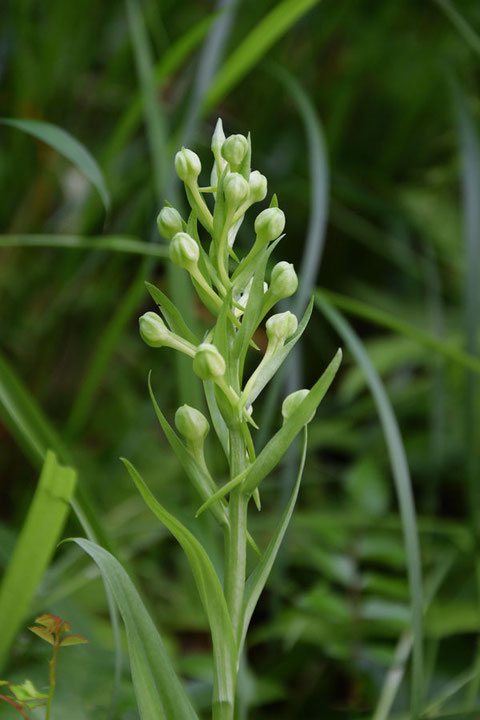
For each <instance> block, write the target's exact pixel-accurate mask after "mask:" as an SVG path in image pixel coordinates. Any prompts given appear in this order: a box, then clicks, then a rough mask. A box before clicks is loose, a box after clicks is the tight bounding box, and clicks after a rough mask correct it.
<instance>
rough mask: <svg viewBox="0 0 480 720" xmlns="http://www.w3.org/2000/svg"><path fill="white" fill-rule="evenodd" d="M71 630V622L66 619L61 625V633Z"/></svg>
mask: <svg viewBox="0 0 480 720" xmlns="http://www.w3.org/2000/svg"><path fill="white" fill-rule="evenodd" d="M70 630H71V627H70V623H69V622H68V620H64V621H63V622H62V624H61V625H60V630H59V632H60V634H62V633H66V632H70Z"/></svg>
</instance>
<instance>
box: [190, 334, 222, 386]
mask: <svg viewBox="0 0 480 720" xmlns="http://www.w3.org/2000/svg"><path fill="white" fill-rule="evenodd" d="M193 369H194V371H195V373H196V374H197V375H198V376H199V377H200V378H202V380H218V379H220V378H221V377H223V375H224V374H225V360H224V359H223V357H222V356H221V354H220V352H219V351H218V350H217V348H216V347H215V345H211V344H210V343H202V344H201V345H199V346H198V348H197V352H196V353H195V357H194V358H193Z"/></svg>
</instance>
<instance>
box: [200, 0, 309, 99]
mask: <svg viewBox="0 0 480 720" xmlns="http://www.w3.org/2000/svg"><path fill="white" fill-rule="evenodd" d="M317 2H318V0H283V2H280V3H278V4H277V5H275V7H274V8H273V10H271V11H270V12H269V13H267V14H266V15H265V16H264V17H263V18H262V20H261V21H260V22H259V23H258V24H257V26H256V27H255V28H254V29H253V30H252V31H251V32H250V33H249V34H248V35H247V37H246V38H245V39H244V40H243V42H241V43H240V45H238V46H237V48H236V49H235V50H234V51H233V53H232V54H231V55H230V57H229V58H227V60H226V61H225V62H224V63H223V65H222V68H221V70H220V72H219V73H218V74H217V76H216V77H215V79H214V81H213V83H212V84H211V86H210V89H209V91H208V93H207V95H206V97H205V99H204V110H205V111H208V110H211V109H212V108H213V107H214V106H215V105H218V103H219V102H220V100H221V99H222V98H223V97H225V95H226V94H227V93H228V92H229V90H230V89H231V88H232V87H234V86H235V85H236V84H237V83H238V82H239V81H240V80H241V79H242V78H243V77H244V76H245V75H246V74H247V73H248V71H249V70H250V69H251V68H252V67H254V66H255V65H256V64H257V63H258V61H259V60H260V58H262V57H263V55H264V54H265V53H266V52H267V50H268V49H269V48H270V47H271V46H272V45H273V44H274V43H275V41H276V40H278V38H280V37H281V36H282V35H283V34H284V33H285V32H286V31H287V30H288V29H289V28H290V27H291V26H292V25H293V24H294V23H295V22H296V21H297V20H298V19H299V18H300V17H301V16H302V15H304V14H305V13H306V12H307V11H308V10H310V8H312V7H313V6H314V5H316V4H317Z"/></svg>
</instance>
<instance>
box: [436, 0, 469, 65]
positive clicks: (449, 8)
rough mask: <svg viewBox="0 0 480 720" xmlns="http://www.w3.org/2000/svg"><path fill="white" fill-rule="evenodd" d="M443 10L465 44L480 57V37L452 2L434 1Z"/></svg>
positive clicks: (445, 0) (448, 0) (446, 0)
mask: <svg viewBox="0 0 480 720" xmlns="http://www.w3.org/2000/svg"><path fill="white" fill-rule="evenodd" d="M433 1H434V2H435V3H436V4H437V5H438V6H439V8H441V10H443V12H444V13H445V15H446V16H447V18H448V19H449V20H450V22H451V23H452V25H453V26H454V27H455V29H456V30H457V31H458V33H459V34H460V35H461V36H462V37H463V39H464V40H465V42H466V43H467V44H468V45H470V47H471V49H472V50H473V51H474V52H476V53H477V55H480V37H479V36H478V34H477V33H476V32H475V30H474V29H473V27H472V26H471V25H470V23H469V22H467V20H465V18H464V17H463V15H461V14H460V13H459V12H458V10H457V8H456V7H455V5H454V4H453V2H452V1H451V0H433Z"/></svg>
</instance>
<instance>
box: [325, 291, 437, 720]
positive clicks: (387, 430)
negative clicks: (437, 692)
mask: <svg viewBox="0 0 480 720" xmlns="http://www.w3.org/2000/svg"><path fill="white" fill-rule="evenodd" d="M316 305H317V307H318V308H319V309H320V310H321V311H322V313H323V314H324V315H325V317H326V318H327V319H328V320H329V322H330V323H331V324H332V325H333V327H334V328H335V329H336V331H337V332H338V333H339V335H340V336H341V337H342V338H343V340H344V341H345V343H346V344H347V346H348V347H349V349H350V351H351V352H352V354H353V356H354V357H355V359H356V361H357V362H358V364H359V365H360V367H361V368H362V370H363V372H364V373H365V378H366V381H367V383H368V386H369V388H370V392H371V393H372V396H373V399H374V402H375V405H376V408H377V412H378V415H379V418H380V422H381V424H382V428H383V432H384V435H385V441H386V444H387V448H388V454H389V457H390V464H391V468H392V475H393V479H394V483H395V490H396V493H397V499H398V504H399V508H400V516H401V521H402V528H403V538H404V543H405V549H406V555H407V569H408V581H409V587H410V598H411V608H412V630H413V662H412V696H411V708H410V711H411V717H412V720H417V719H418V717H419V716H420V710H421V706H422V701H423V590H422V569H421V559H420V548H419V542H418V530H417V521H416V515H415V504H414V500H413V493H412V487H411V481H410V472H409V469H408V462H407V458H406V454H405V449H404V447H403V442H402V437H401V435H400V430H399V427H398V424H397V420H396V418H395V414H394V412H393V409H392V406H391V404H390V400H389V398H388V395H387V393H386V391H385V388H384V386H383V384H382V381H381V379H380V377H379V376H378V373H377V371H376V370H375V368H374V367H373V365H372V363H371V361H370V358H369V357H368V354H367V353H366V351H365V348H364V347H363V345H362V343H361V341H360V340H359V338H358V337H357V335H356V334H355V333H354V331H353V330H352V328H351V327H350V325H349V324H348V323H347V321H346V320H345V319H344V318H343V316H342V315H341V314H340V313H339V312H338V310H336V309H335V308H333V307H332V306H331V305H330V304H329V303H328V301H327V300H326V299H325V298H324V297H323V296H317V298H316Z"/></svg>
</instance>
